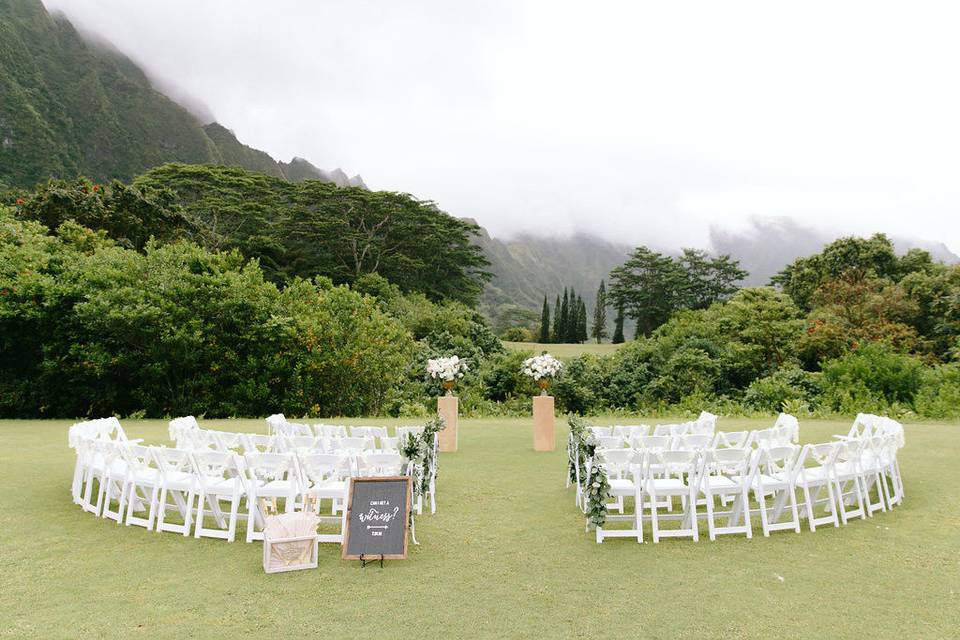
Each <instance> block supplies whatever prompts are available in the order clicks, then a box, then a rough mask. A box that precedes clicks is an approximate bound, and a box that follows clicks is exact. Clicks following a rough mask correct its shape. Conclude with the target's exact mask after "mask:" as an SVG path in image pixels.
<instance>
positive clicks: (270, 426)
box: [266, 413, 293, 436]
mask: <svg viewBox="0 0 960 640" xmlns="http://www.w3.org/2000/svg"><path fill="white" fill-rule="evenodd" d="M266 420H267V433H269V434H270V435H272V436H275V435H278V434H280V433H284V434H285V435H293V434H287V433H286V431H285V430H284V428H283V427H284V426H285V425H286V424H287V418H286V417H285V416H284V415H283V414H282V413H275V414H273V415H272V416H267V418H266Z"/></svg>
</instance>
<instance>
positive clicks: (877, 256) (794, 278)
mask: <svg viewBox="0 0 960 640" xmlns="http://www.w3.org/2000/svg"><path fill="white" fill-rule="evenodd" d="M908 255H909V257H908V258H906V260H905V261H904V262H903V263H901V261H900V259H899V258H897V254H896V253H895V252H894V249H893V243H892V242H891V241H890V239H889V238H887V236H885V235H883V234H882V233H878V234H875V235H873V236H872V237H870V238H869V239H865V238H855V237H847V238H840V239H839V240H835V241H834V242H831V243H830V244H828V245H827V246H826V247H825V248H824V249H823V251H821V252H820V253H818V254H816V255H812V256H809V257H806V258H798V259H797V260H795V261H794V262H793V263H791V264H789V265H787V266H786V267H785V268H784V269H783V271H781V272H780V273H778V274H777V275H775V276H774V277H773V278H771V283H772V284H776V285H779V286H780V287H782V289H783V291H784V293H786V294H787V295H789V296H790V297H791V298H793V300H794V301H795V302H796V303H797V304H798V305H800V307H801V308H804V309H810V308H811V307H812V306H813V304H814V300H813V296H814V293H815V292H816V291H817V289H818V288H820V285H822V284H823V283H824V282H825V281H827V280H832V279H836V278H839V277H841V276H843V275H845V274H847V273H849V272H858V273H860V274H863V275H866V274H870V275H872V276H875V277H879V278H889V279H893V280H897V279H899V277H900V276H901V275H903V268H908V267H911V266H912V267H918V266H921V267H922V265H921V264H920V262H921V261H918V259H917V257H918V254H917V253H911V254H908Z"/></svg>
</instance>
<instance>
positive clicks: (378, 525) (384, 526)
mask: <svg viewBox="0 0 960 640" xmlns="http://www.w3.org/2000/svg"><path fill="white" fill-rule="evenodd" d="M389 528H390V527H388V526H387V525H385V524H368V525H367V529H389Z"/></svg>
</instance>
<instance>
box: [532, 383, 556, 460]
mask: <svg viewBox="0 0 960 640" xmlns="http://www.w3.org/2000/svg"><path fill="white" fill-rule="evenodd" d="M553 423H554V417H553V396H534V398H533V449H534V451H553V450H554V448H555V447H556V438H555V437H554V433H553V432H554V426H553Z"/></svg>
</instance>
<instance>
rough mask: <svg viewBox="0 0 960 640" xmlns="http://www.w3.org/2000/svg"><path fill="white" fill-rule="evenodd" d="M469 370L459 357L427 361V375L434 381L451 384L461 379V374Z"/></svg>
mask: <svg viewBox="0 0 960 640" xmlns="http://www.w3.org/2000/svg"><path fill="white" fill-rule="evenodd" d="M469 370H470V369H469V367H467V363H466V361H465V360H461V359H460V357H459V356H450V357H449V358H436V359H433V360H427V373H429V374H430V377H431V378H433V379H434V380H442V381H443V382H453V381H455V380H458V379H460V378H462V377H463V374H465V373H466V372H467V371H469Z"/></svg>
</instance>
